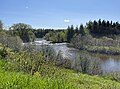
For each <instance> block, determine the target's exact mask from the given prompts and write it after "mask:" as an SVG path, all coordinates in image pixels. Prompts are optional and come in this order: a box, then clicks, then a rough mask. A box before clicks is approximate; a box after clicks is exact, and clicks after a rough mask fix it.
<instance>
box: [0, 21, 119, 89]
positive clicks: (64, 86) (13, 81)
mask: <svg viewBox="0 0 120 89" xmlns="http://www.w3.org/2000/svg"><path fill="white" fill-rule="evenodd" d="M35 38H44V39H46V40H48V41H52V43H53V44H54V43H63V42H66V43H69V44H70V46H72V47H75V48H76V49H78V50H79V51H80V50H84V51H85V54H86V55H84V54H82V53H80V54H79V55H78V56H79V57H78V59H77V60H75V61H74V62H73V61H72V60H69V59H65V58H63V57H62V53H61V52H60V51H59V52H58V54H56V53H55V50H54V49H52V48H51V47H49V46H45V48H44V49H42V50H39V51H36V50H35V49H34V48H33V47H32V46H31V45H28V46H26V47H23V43H30V42H34V40H35ZM119 38H120V23H119V22H112V21H105V20H102V21H101V19H99V20H98V21H96V20H94V21H89V22H87V23H86V25H83V24H80V26H76V27H74V26H73V25H71V26H68V28H66V29H58V30H54V29H34V28H32V26H31V25H29V24H25V23H16V24H13V25H12V26H10V28H9V29H8V30H6V29H4V24H3V22H2V21H1V20H0V79H1V81H0V88H1V89H96V88H98V89H119V87H120V73H119V72H116V73H110V74H107V73H106V74H103V71H102V70H101V68H100V63H99V60H97V59H95V58H91V57H89V55H88V54H87V52H86V51H88V52H97V53H106V54H112V55H113V54H120V40H119ZM91 59H92V60H91ZM73 63H74V64H73Z"/></svg>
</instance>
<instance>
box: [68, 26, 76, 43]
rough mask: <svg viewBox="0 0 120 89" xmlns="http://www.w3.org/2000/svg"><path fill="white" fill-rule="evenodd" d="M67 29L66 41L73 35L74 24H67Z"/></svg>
mask: <svg viewBox="0 0 120 89" xmlns="http://www.w3.org/2000/svg"><path fill="white" fill-rule="evenodd" d="M67 30H68V33H67V41H68V42H70V40H71V39H72V38H73V35H74V26H73V25H71V27H69V26H68V28H67Z"/></svg>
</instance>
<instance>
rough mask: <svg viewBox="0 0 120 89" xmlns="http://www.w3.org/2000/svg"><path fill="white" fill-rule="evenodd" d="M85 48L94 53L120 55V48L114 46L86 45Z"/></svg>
mask: <svg viewBox="0 0 120 89" xmlns="http://www.w3.org/2000/svg"><path fill="white" fill-rule="evenodd" d="M83 50H87V51H88V52H93V53H101V54H112V55H119V54H120V48H118V47H112V46H85V47H84V48H83Z"/></svg>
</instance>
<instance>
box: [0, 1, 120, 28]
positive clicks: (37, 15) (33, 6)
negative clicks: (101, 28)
mask: <svg viewBox="0 0 120 89" xmlns="http://www.w3.org/2000/svg"><path fill="white" fill-rule="evenodd" d="M98 19H102V20H103V19H104V20H112V21H115V22H116V21H118V22H119V21H120V0H0V20H2V22H3V23H4V25H5V26H6V27H10V26H11V25H12V24H15V23H26V24H30V25H31V26H32V27H33V28H56V29H57V28H67V26H68V25H71V24H73V25H74V26H77V25H78V26H79V25H80V24H81V23H83V24H85V23H86V22H88V21H89V20H98Z"/></svg>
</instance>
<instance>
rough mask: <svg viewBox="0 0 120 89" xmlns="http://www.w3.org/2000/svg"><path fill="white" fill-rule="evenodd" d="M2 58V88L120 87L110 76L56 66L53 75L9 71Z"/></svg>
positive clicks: (107, 88)
mask: <svg viewBox="0 0 120 89" xmlns="http://www.w3.org/2000/svg"><path fill="white" fill-rule="evenodd" d="M4 63H5V62H4V61H2V60H0V89H119V88H120V83H119V82H116V81H112V80H111V79H110V78H109V77H108V78H107V77H100V76H91V75H87V74H82V73H76V72H75V71H73V70H68V69H64V68H56V72H55V74H53V76H51V77H48V76H41V75H40V74H39V73H37V72H36V73H35V74H34V75H33V76H32V75H30V74H27V73H23V72H15V71H7V70H5V69H4V67H3V65H4Z"/></svg>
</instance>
